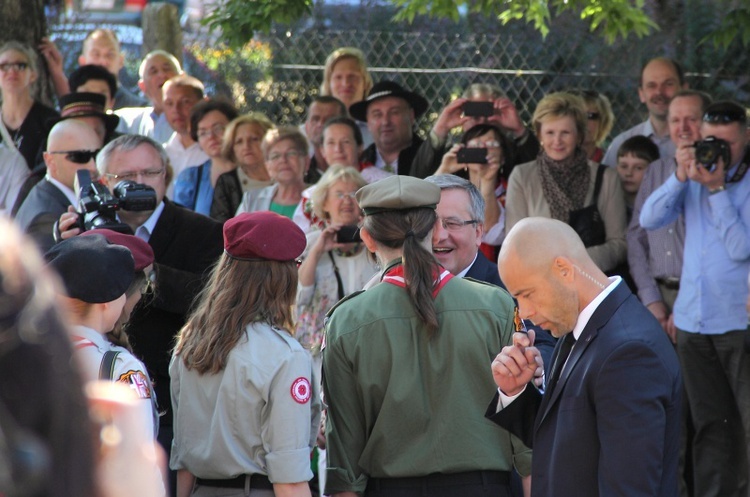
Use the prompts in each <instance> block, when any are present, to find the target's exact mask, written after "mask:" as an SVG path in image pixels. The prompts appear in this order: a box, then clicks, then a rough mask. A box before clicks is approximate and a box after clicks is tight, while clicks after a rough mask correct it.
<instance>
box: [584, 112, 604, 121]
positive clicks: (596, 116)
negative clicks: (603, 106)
mask: <svg viewBox="0 0 750 497" xmlns="http://www.w3.org/2000/svg"><path fill="white" fill-rule="evenodd" d="M601 117H602V115H601V114H599V113H598V112H587V113H586V118H587V119H588V120H589V121H598V120H599V119H600V118H601Z"/></svg>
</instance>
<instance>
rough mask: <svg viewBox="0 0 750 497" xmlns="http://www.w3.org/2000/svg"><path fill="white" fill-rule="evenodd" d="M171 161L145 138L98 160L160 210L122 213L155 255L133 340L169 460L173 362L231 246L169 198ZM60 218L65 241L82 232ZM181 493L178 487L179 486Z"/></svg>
mask: <svg viewBox="0 0 750 497" xmlns="http://www.w3.org/2000/svg"><path fill="white" fill-rule="evenodd" d="M167 164H168V159H167V155H166V152H165V151H164V148H163V147H162V146H161V145H159V144H158V143H156V142H155V141H154V140H152V139H151V138H148V137H145V136H142V135H125V136H122V137H120V138H117V139H115V140H113V141H112V142H110V143H109V144H107V146H106V147H104V148H103V149H102V151H101V152H100V153H99V157H98V158H97V166H98V167H99V172H100V173H101V175H102V176H103V177H104V178H105V180H106V182H107V184H108V186H109V188H110V189H112V188H114V186H115V185H116V184H117V183H118V182H119V181H122V180H126V179H127V180H133V181H135V182H137V183H143V184H146V185H148V186H150V187H152V188H153V189H154V190H155V192H156V201H157V206H156V209H154V210H153V211H125V210H121V211H118V216H119V218H120V221H122V222H124V223H125V224H127V225H128V226H130V228H131V229H132V230H133V232H134V233H135V235H136V236H138V237H140V238H142V239H144V240H146V241H147V242H148V243H149V245H151V248H152V249H153V250H154V271H153V275H152V278H151V279H152V281H153V282H154V283H155V285H154V286H155V292H154V295H153V297H152V298H145V299H142V300H141V303H140V304H139V305H138V306H137V307H136V308H135V310H134V311H133V313H132V314H131V316H130V321H129V323H128V327H127V333H128V336H129V337H130V340H131V344H132V346H133V351H134V352H135V354H136V355H137V356H138V357H139V358H141V359H142V360H143V362H144V363H145V364H146V367H147V368H148V370H149V373H150V374H151V377H152V379H153V380H154V391H155V392H156V398H157V401H158V403H159V409H160V410H161V411H162V412H163V413H164V414H163V415H162V416H161V417H160V418H159V442H160V443H161V444H162V446H163V447H164V448H165V450H166V451H167V453H169V449H170V448H171V442H172V407H171V402H170V393H169V392H170V390H169V384H170V380H169V360H170V357H171V352H172V347H173V346H174V338H175V336H176V334H177V332H178V331H179V330H180V328H182V326H183V325H184V324H185V320H186V318H187V314H188V312H189V310H190V307H191V305H192V303H193V300H194V299H195V296H196V295H197V294H198V292H199V291H200V290H201V289H202V288H203V285H204V283H205V278H206V277H207V276H208V272H209V269H210V267H211V266H212V265H213V264H214V262H215V261H216V260H217V259H218V257H219V255H221V251H222V247H223V235H222V227H221V224H220V223H217V222H216V221H214V220H212V219H210V218H208V217H206V216H203V215H201V214H196V213H195V212H193V211H190V210H187V209H184V208H182V207H179V206H177V205H175V204H173V203H172V202H171V201H170V200H169V199H167V198H166V197H165V192H166V188H167V177H168V166H167ZM71 215H72V214H70V213H68V214H65V215H64V216H62V217H61V218H60V230H61V231H63V232H65V233H64V234H63V238H68V237H70V236H73V235H75V234H77V233H78V230H77V228H73V229H69V228H70V227H71V226H72V221H71V219H70V216H71ZM172 483H173V485H172V489H174V488H175V487H174V480H173V481H172Z"/></svg>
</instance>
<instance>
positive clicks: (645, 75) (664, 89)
mask: <svg viewBox="0 0 750 497" xmlns="http://www.w3.org/2000/svg"><path fill="white" fill-rule="evenodd" d="M687 87H688V85H687V83H685V74H684V72H683V70H682V67H681V66H680V64H678V63H677V62H676V61H674V60H672V59H668V58H666V57H657V58H655V59H651V60H649V61H648V62H647V63H646V64H645V65H644V66H643V68H641V80H640V83H639V84H638V97H639V98H640V99H641V103H644V104H646V108H647V109H648V119H646V120H645V121H644V122H642V123H640V124H637V125H635V126H633V127H632V128H630V129H628V130H626V131H623V132H622V133H620V134H619V135H617V136H616V137H615V138H614V140H612V143H611V144H610V145H609V148H608V149H607V153H606V154H605V155H604V159H602V164H606V165H608V166H612V167H615V166H616V165H617V151H618V150H620V145H622V143H623V142H624V141H625V140H627V139H628V138H630V137H631V136H636V135H643V136H645V137H647V138H650V139H651V141H653V142H654V143H655V144H656V146H657V147H659V157H661V158H666V157H674V153H675V146H674V143H672V140H670V138H669V126H668V125H667V111H668V109H669V102H670V101H671V100H672V97H674V95H675V93H677V92H678V91H679V90H684V89H686V88H687Z"/></svg>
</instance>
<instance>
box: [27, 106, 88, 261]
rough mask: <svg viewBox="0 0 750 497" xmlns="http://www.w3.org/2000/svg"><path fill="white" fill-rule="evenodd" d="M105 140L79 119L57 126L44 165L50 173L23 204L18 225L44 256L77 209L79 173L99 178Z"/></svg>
mask: <svg viewBox="0 0 750 497" xmlns="http://www.w3.org/2000/svg"><path fill="white" fill-rule="evenodd" d="M101 147H102V138H101V137H100V136H98V135H97V134H96V133H95V132H94V130H93V129H92V128H91V127H90V126H88V125H87V124H84V123H82V122H80V121H77V120H75V119H70V120H64V121H60V122H59V123H57V124H56V125H55V126H54V127H53V128H52V130H51V131H50V133H49V137H48V138H47V151H46V152H44V162H45V164H46V165H47V173H46V175H45V177H44V179H43V180H42V181H40V182H39V183H37V184H36V185H35V186H34V187H33V188H32V189H31V191H30V192H29V195H28V196H27V197H26V199H25V200H24V201H23V203H22V204H21V206H20V208H19V209H18V213H17V215H16V223H17V224H18V226H20V227H21V229H22V230H24V231H25V232H26V233H27V234H28V235H30V236H31V238H32V239H33V240H34V242H36V245H37V246H38V247H39V249H40V250H41V251H42V252H46V251H47V250H48V249H49V248H50V247H52V246H53V245H54V244H55V239H54V235H53V227H54V225H55V221H57V219H58V218H59V217H60V215H61V214H62V213H64V212H66V211H67V210H68V206H71V205H76V203H77V201H76V192H74V191H73V188H74V183H75V177H76V172H77V171H78V170H79V169H87V170H89V171H90V172H91V174H92V176H93V177H96V176H98V174H97V170H96V164H95V163H94V157H95V156H96V153H97V151H98V150H99V149H100V148H101Z"/></svg>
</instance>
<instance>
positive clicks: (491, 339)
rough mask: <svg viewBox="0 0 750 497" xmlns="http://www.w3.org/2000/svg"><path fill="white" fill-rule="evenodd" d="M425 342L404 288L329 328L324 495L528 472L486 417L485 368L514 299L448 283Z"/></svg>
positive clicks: (508, 328) (353, 303)
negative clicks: (402, 481)
mask: <svg viewBox="0 0 750 497" xmlns="http://www.w3.org/2000/svg"><path fill="white" fill-rule="evenodd" d="M435 303H436V308H437V313H438V320H439V323H440V329H439V330H438V332H437V333H436V334H435V336H434V337H433V338H432V339H430V338H429V337H428V334H427V331H426V329H425V327H424V325H423V324H422V322H421V321H420V319H419V317H418V316H417V314H416V312H415V310H414V308H413V307H412V305H411V303H410V301H409V297H408V295H407V292H406V289H404V288H399V287H397V286H395V285H392V284H388V283H380V284H378V285H376V286H375V287H373V288H371V289H369V290H367V291H366V292H363V293H360V294H357V295H356V296H354V297H352V298H350V299H348V300H346V301H343V302H342V303H341V304H340V305H339V306H338V307H336V308H335V309H334V310H333V312H332V313H331V315H330V317H329V320H328V323H327V336H326V345H325V349H324V351H323V375H324V378H323V388H324V392H325V399H326V402H327V404H328V417H327V426H326V433H327V444H328V446H327V447H328V472H327V475H328V476H327V477H328V481H327V484H326V493H328V494H333V493H336V492H343V491H354V492H360V493H361V492H363V491H364V490H365V488H366V486H367V478H368V477H378V478H390V477H412V476H424V475H428V474H430V473H455V472H462V471H474V470H501V471H509V470H510V469H511V466H512V465H513V464H514V463H515V466H516V468H517V469H518V470H519V473H520V474H522V475H526V474H528V473H529V472H530V463H531V451H530V449H528V448H526V447H525V446H523V444H522V443H521V442H520V441H519V440H518V439H516V438H514V437H513V438H512V437H511V435H510V434H509V433H508V432H507V431H505V430H503V429H502V428H499V427H498V426H496V425H494V424H493V423H490V422H488V421H487V420H486V419H485V418H484V411H485V408H486V404H487V399H489V398H492V396H493V395H494V393H495V391H496V389H497V387H496V385H495V383H494V381H493V378H492V372H491V370H490V364H491V362H492V360H493V359H494V358H495V356H496V355H497V354H498V353H499V352H500V350H501V349H502V347H503V346H505V345H508V344H510V343H511V336H512V334H513V332H514V325H513V310H514V304H513V300H512V299H511V297H510V295H508V293H507V292H505V291H504V290H501V289H499V288H498V287H495V286H492V285H485V284H482V283H479V282H475V281H472V280H465V279H462V278H453V279H452V280H450V281H449V282H448V283H447V284H446V285H445V287H443V289H442V290H441V291H440V293H439V294H438V296H437V299H436V302H435Z"/></svg>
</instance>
